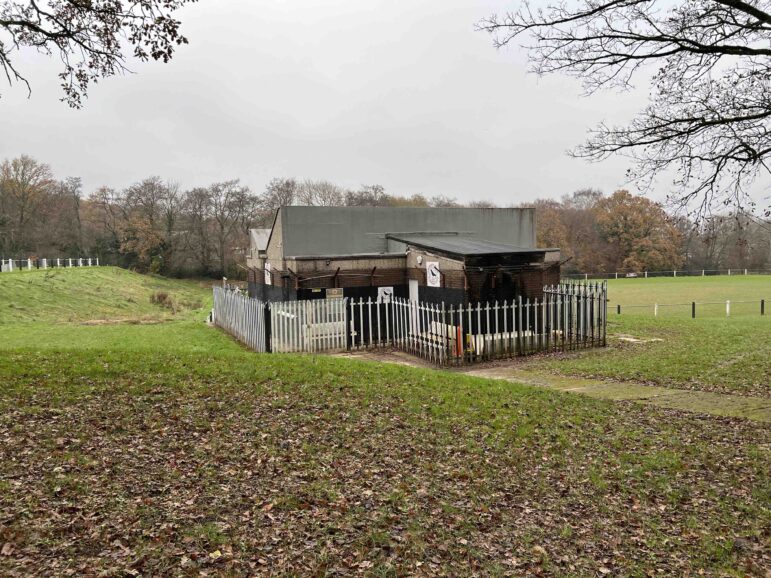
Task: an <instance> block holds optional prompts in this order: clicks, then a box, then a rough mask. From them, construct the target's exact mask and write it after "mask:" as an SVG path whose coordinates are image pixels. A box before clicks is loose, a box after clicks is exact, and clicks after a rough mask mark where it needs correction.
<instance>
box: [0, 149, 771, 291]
mask: <svg viewBox="0 0 771 578" xmlns="http://www.w3.org/2000/svg"><path fill="white" fill-rule="evenodd" d="M282 205H316V206H341V205H345V206H376V207H377V206H379V207H399V206H401V207H410V206H411V207H461V206H467V207H479V208H483V207H494V206H495V204H494V203H491V202H488V201H474V202H471V203H466V204H464V203H461V202H459V201H457V200H456V199H454V198H451V197H447V196H433V197H427V196H425V195H421V194H413V195H395V194H391V193H388V192H386V191H385V189H384V188H383V187H382V186H380V185H363V186H361V187H358V188H356V189H348V188H345V187H341V186H339V185H336V184H334V183H331V182H329V181H324V180H300V179H295V178H276V179H273V180H271V181H270V183H268V185H267V186H266V188H265V190H264V191H262V192H261V193H255V192H253V191H251V190H250V189H249V187H247V186H245V185H244V184H242V183H241V182H240V181H239V180H238V179H232V180H227V181H222V182H217V183H212V184H210V185H208V186H202V187H193V188H191V189H187V190H183V189H181V188H180V187H179V186H178V185H177V184H175V183H173V182H171V181H166V180H164V179H162V178H160V177H157V176H151V177H148V178H146V179H144V180H141V181H139V182H137V183H135V184H133V185H131V186H129V187H127V188H125V189H123V190H117V189H113V188H109V187H100V188H98V189H96V190H95V191H91V192H89V193H86V192H85V191H84V190H83V186H82V183H81V181H80V179H79V178H74V177H69V178H65V179H57V178H56V177H55V176H54V174H53V172H52V170H51V168H50V167H49V166H48V165H46V164H45V163H42V162H39V161H37V160H35V159H34V158H32V157H29V156H21V157H18V158H14V159H8V160H5V161H4V162H3V163H2V164H0V256H2V257H3V258H26V257H47V258H56V257H78V256H84V257H99V258H100V260H101V262H102V263H110V264H115V265H119V266H122V267H128V268H133V269H137V270H139V271H147V272H154V273H160V274H164V275H174V276H219V275H223V274H225V275H228V276H233V277H240V276H242V275H243V273H244V268H243V267H244V265H245V260H246V254H247V252H248V248H249V229H251V228H255V227H256V228H259V227H270V226H271V224H272V220H273V217H274V215H275V211H276V209H277V208H278V207H280V206H282ZM528 205H530V206H535V207H536V209H537V222H538V228H537V236H538V243H539V246H543V247H547V246H548V247H558V248H560V249H561V250H562V255H563V260H564V264H563V270H564V271H565V272H573V271H591V272H602V271H607V272H612V271H620V272H623V271H644V270H649V271H652V270H671V269H683V268H685V269H726V268H736V269H739V268H748V269H768V268H771V223H769V222H768V221H763V220H758V219H757V218H755V217H752V216H750V215H746V214H743V213H738V214H734V215H718V216H711V217H708V218H705V219H702V220H701V221H700V222H699V223H698V224H696V223H693V222H691V221H689V220H688V219H686V218H676V217H674V216H671V215H669V214H668V213H667V212H666V211H665V210H664V209H663V208H662V207H661V206H660V205H659V204H656V203H654V202H652V201H650V200H649V199H647V198H645V197H642V196H637V195H633V194H631V193H629V192H628V191H616V192H614V193H613V194H611V195H604V194H603V193H602V192H600V191H597V190H593V189H584V190H579V191H577V192H575V193H573V194H571V195H567V196H565V197H563V198H562V199H561V200H559V201H556V200H551V199H539V200H536V201H535V202H534V203H529V204H528Z"/></svg>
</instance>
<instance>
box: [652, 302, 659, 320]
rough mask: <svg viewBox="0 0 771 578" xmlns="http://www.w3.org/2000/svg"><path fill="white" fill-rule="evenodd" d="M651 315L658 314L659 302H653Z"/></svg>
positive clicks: (655, 315) (656, 315)
mask: <svg viewBox="0 0 771 578" xmlns="http://www.w3.org/2000/svg"><path fill="white" fill-rule="evenodd" d="M653 316H654V317H658V316H659V304H658V303H654V304H653Z"/></svg>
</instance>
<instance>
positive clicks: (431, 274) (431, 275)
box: [426, 261, 442, 287]
mask: <svg viewBox="0 0 771 578" xmlns="http://www.w3.org/2000/svg"><path fill="white" fill-rule="evenodd" d="M426 285H428V286H429V287H441V286H442V275H441V273H439V262H438V261H426Z"/></svg>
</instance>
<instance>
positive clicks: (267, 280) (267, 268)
mask: <svg viewBox="0 0 771 578" xmlns="http://www.w3.org/2000/svg"><path fill="white" fill-rule="evenodd" d="M265 285H273V283H272V275H271V274H270V263H265Z"/></svg>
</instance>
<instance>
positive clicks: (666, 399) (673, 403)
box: [342, 351, 771, 423]
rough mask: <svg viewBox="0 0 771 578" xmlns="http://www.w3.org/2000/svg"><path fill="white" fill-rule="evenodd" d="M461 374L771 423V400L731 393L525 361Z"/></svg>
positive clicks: (391, 355)
mask: <svg viewBox="0 0 771 578" xmlns="http://www.w3.org/2000/svg"><path fill="white" fill-rule="evenodd" d="M342 356H344V357H353V358H357V359H369V360H372V361H381V362H387V363H398V364H402V365H412V366H416V367H427V368H432V367H433V366H431V365H428V364H426V363H423V362H421V361H420V360H418V359H416V358H415V357H413V356H411V355H407V354H405V353H401V352H398V351H377V352H376V351H367V352H354V353H347V354H342ZM457 371H459V372H460V373H464V374H466V375H473V376H476V377H486V378H488V379H504V380H506V381H511V382H514V383H524V384H528V385H535V386H539V387H551V388H554V389H558V390H560V391H568V392H571V393H580V394H582V395H588V396H589V397H595V398H599V399H610V400H618V401H633V402H638V403H643V404H649V405H655V406H658V407H664V408H669V409H678V410H683V411H692V412H697V413H706V414H711V415H716V416H725V417H739V418H744V419H751V420H755V421H760V422H765V423H771V399H769V398H762V397H748V396H742V395H732V394H728V393H711V392H706V391H694V390H687V389H675V388H671V387H660V386H653V385H644V384H641V383H634V382H622V381H603V380H597V379H586V378H582V377H563V376H557V375H552V374H547V373H541V372H535V371H531V370H528V369H526V368H523V363H522V361H511V362H502V363H496V364H495V365H483V366H472V367H467V368H461V369H458V370H457Z"/></svg>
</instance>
